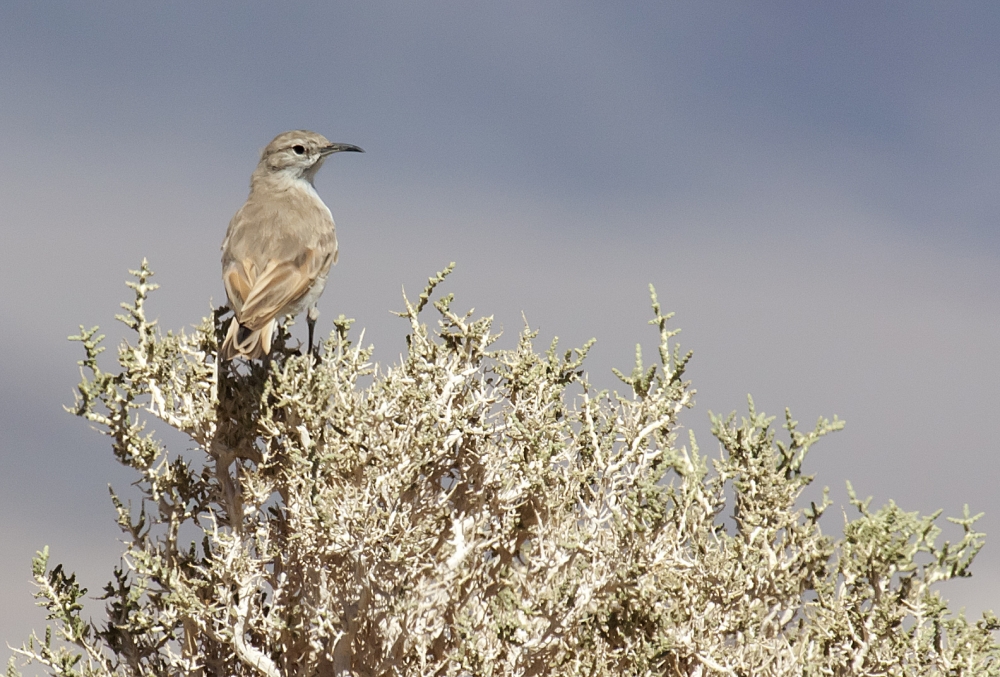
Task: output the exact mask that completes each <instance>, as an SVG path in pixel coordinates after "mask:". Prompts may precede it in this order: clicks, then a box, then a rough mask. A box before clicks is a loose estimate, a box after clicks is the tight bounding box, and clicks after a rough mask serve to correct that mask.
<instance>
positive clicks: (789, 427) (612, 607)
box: [8, 262, 1000, 677]
mask: <svg viewBox="0 0 1000 677" xmlns="http://www.w3.org/2000/svg"><path fill="white" fill-rule="evenodd" d="M448 272H450V267H449V269H447V270H445V271H443V272H442V273H440V274H438V275H437V276H435V277H433V278H431V280H430V281H429V284H428V286H427V288H426V289H425V290H424V292H423V293H422V294H421V295H420V296H419V298H418V299H417V300H416V301H415V302H411V301H409V300H406V299H405V297H404V303H405V310H404V311H403V312H402V313H400V314H401V316H402V317H403V318H404V319H405V320H406V321H407V322H408V328H409V334H408V336H407V345H408V351H407V353H406V355H405V356H404V357H403V359H402V361H401V363H399V364H394V365H392V366H389V367H380V366H378V365H375V364H373V363H372V361H371V357H372V349H371V348H370V347H363V346H362V344H361V339H354V338H352V332H351V322H350V321H349V320H346V319H344V318H343V317H341V318H340V319H338V320H336V321H335V323H334V324H335V328H334V331H333V332H332V333H331V335H330V336H329V338H328V339H327V340H326V341H325V343H324V345H323V347H322V350H321V352H320V356H319V358H318V359H317V360H313V359H311V358H310V357H309V356H303V355H300V354H299V351H298V350H297V349H295V348H294V347H293V346H292V345H291V341H290V337H289V335H288V333H287V331H286V330H284V329H282V331H281V333H280V334H279V335H278V336H277V337H276V340H275V346H274V349H273V355H272V357H271V359H269V360H267V361H265V362H264V363H257V362H255V363H251V364H244V363H226V364H222V365H220V364H218V362H217V361H216V359H215V358H216V353H217V350H218V345H219V339H220V336H221V335H222V332H223V329H224V311H225V309H220V310H219V311H217V312H216V313H215V314H214V316H212V317H209V318H206V319H205V320H204V321H203V322H202V323H201V324H200V325H198V326H197V327H196V328H194V330H193V331H191V332H179V333H173V332H168V333H166V334H162V333H161V332H160V331H159V329H158V327H156V325H155V322H152V321H150V320H148V319H147V316H146V302H147V298H148V295H149V293H150V292H151V291H152V290H153V289H154V288H155V285H153V284H152V283H151V282H150V277H151V276H152V273H151V271H150V270H149V268H148V266H147V265H146V264H145V262H143V266H142V268H141V269H140V270H139V271H134V275H135V277H136V279H135V281H134V282H130V283H129V286H130V287H131V288H132V289H133V290H134V292H135V296H134V300H133V301H132V302H130V303H127V304H123V307H124V308H125V313H124V315H122V316H120V319H121V320H122V321H123V322H125V324H126V325H128V327H129V328H130V329H131V330H132V331H133V332H134V336H133V339H132V341H131V342H125V343H123V344H122V345H121V346H120V347H119V350H118V368H117V369H115V370H114V371H104V370H103V369H102V367H101V366H100V365H99V364H98V355H99V353H100V352H101V350H102V349H103V348H102V347H101V345H100V342H101V338H102V337H100V336H99V335H98V333H97V329H96V328H94V329H91V330H86V331H85V330H83V329H82V328H81V333H80V335H79V336H77V337H75V338H76V339H77V340H78V341H80V342H81V343H82V346H83V348H84V351H85V357H84V359H83V361H82V362H81V365H82V368H83V372H84V378H83V381H82V382H81V384H80V386H79V395H78V398H77V402H76V404H75V406H74V408H73V411H74V412H75V413H76V414H78V415H80V416H83V417H85V418H87V419H88V420H90V421H92V422H93V423H94V424H96V426H97V427H98V428H99V429H100V430H101V431H102V432H104V433H105V434H107V435H108V436H109V439H110V440H111V446H112V449H113V451H114V454H115V456H116V458H117V459H118V461H119V462H121V463H123V464H125V465H127V466H129V467H130V468H132V469H134V471H135V473H136V487H137V490H138V491H139V492H140V494H141V500H139V501H138V504H137V505H130V504H128V503H127V502H126V501H124V500H123V499H121V498H119V497H118V496H117V495H116V494H115V493H114V492H112V500H113V502H114V505H115V506H116V509H117V514H118V523H119V525H120V526H121V529H122V531H123V533H124V536H125V539H124V540H125V550H124V552H123V555H122V563H121V566H120V567H119V568H117V569H116V570H115V571H114V573H113V577H112V580H111V582H110V583H109V584H108V585H107V587H106V588H105V591H104V599H105V600H106V609H107V614H106V617H105V618H102V619H98V620H95V621H89V620H84V619H83V618H82V617H81V607H80V603H79V601H80V599H81V598H82V596H83V595H84V594H85V592H86V591H85V590H83V588H81V586H80V584H79V583H78V582H77V581H76V578H75V576H73V575H71V574H68V573H66V572H65V570H64V569H63V567H62V565H57V566H55V567H52V566H50V564H49V561H48V560H49V556H48V550H47V548H46V549H45V550H43V551H42V552H40V553H39V555H38V557H37V558H36V559H35V561H34V565H33V566H34V574H35V577H36V581H37V583H38V585H39V592H38V598H39V601H40V604H42V605H44V606H45V607H46V608H47V609H48V611H49V617H50V619H51V620H53V621H54V630H53V629H52V628H49V629H48V630H47V631H46V633H45V634H44V637H42V638H38V637H33V638H32V640H31V641H30V642H29V643H28V644H27V645H25V646H24V647H23V648H22V649H21V650H20V651H19V655H20V656H21V657H22V658H24V659H28V660H30V661H35V662H36V663H37V664H38V665H41V666H43V667H44V669H46V670H47V671H48V672H49V673H50V674H53V675H67V676H68V675H129V676H132V675H136V676H137V675H157V676H163V675H267V676H269V677H270V676H278V675H289V676H290V675H303V676H305V675H310V676H311V675H346V674H354V675H476V676H479V675H588V676H595V677H596V676H600V675H647V674H649V675H746V676H748V675H997V674H1000V662H998V658H1000V651H998V646H997V644H996V642H995V641H994V638H993V635H992V631H993V630H995V629H996V628H997V627H998V626H997V621H996V618H995V617H994V616H993V615H992V614H987V615H985V616H984V617H983V618H982V619H981V620H979V621H978V622H976V623H971V622H969V621H967V620H966V618H965V617H964V616H963V615H962V614H955V613H953V612H952V611H950V610H949V608H948V606H947V603H946V602H945V601H944V599H943V598H942V597H941V595H940V593H939V591H938V589H937V588H938V587H940V586H939V585H938V584H939V583H940V582H942V581H944V580H946V579H949V578H953V577H957V576H967V575H969V566H970V563H971V562H972V559H973V557H974V556H975V554H976V552H977V551H978V550H979V548H980V547H981V546H982V543H983V540H982V534H979V533H977V532H976V531H975V530H974V528H973V526H974V525H973V523H974V521H975V519H976V517H974V516H970V515H969V512H968V510H966V513H965V515H964V516H963V517H961V518H957V519H951V521H952V522H954V523H955V524H957V525H958V528H959V529H960V533H961V538H960V540H959V541H958V542H957V543H948V542H946V543H944V544H939V543H938V539H939V536H940V528H939V527H938V526H937V524H936V521H937V519H938V517H939V513H935V514H934V515H931V516H920V515H918V514H916V513H910V512H905V511H904V510H902V509H900V508H899V507H898V506H896V505H895V504H893V503H890V504H888V505H886V506H884V507H882V508H880V509H878V510H872V509H871V508H870V506H869V502H868V501H863V500H860V499H858V498H856V497H855V496H854V494H853V492H852V493H851V502H852V504H853V507H852V508H851V510H852V511H853V512H854V515H853V517H851V518H849V519H845V522H844V524H843V535H842V536H841V537H837V538H834V537H831V536H829V535H827V534H825V533H824V532H823V530H822V529H821V527H820V517H821V516H822V515H823V512H824V510H825V509H826V508H827V507H828V506H829V501H828V500H827V499H826V498H825V494H824V500H823V501H822V502H820V503H818V504H816V503H812V504H810V505H808V506H804V507H800V506H798V503H799V499H800V496H801V493H802V491H803V489H804V487H805V486H806V485H808V484H809V483H810V482H811V480H812V477H811V476H809V475H807V474H805V473H804V471H803V464H804V462H805V460H806V458H807V453H808V452H809V450H810V449H811V447H812V445H813V444H814V443H815V442H816V441H817V440H819V438H820V437H822V436H824V435H826V434H827V433H829V432H832V431H835V430H837V429H839V428H840V427H841V426H842V422H841V421H839V420H837V419H836V418H834V419H833V420H832V421H830V420H826V419H821V420H820V421H819V422H818V423H817V425H816V426H815V428H813V429H812V430H811V431H808V432H802V431H800V430H799V428H798V426H797V424H796V422H795V421H794V420H792V418H791V415H790V414H788V412H786V416H785V420H784V423H783V426H782V428H783V429H784V431H783V432H782V433H781V434H780V435H779V434H777V431H776V430H775V429H774V427H773V422H774V419H773V418H771V417H767V416H765V415H764V414H763V413H760V412H757V411H756V410H755V408H754V405H753V401H752V400H750V407H749V413H748V414H747V415H746V416H744V417H742V418H740V419H737V418H736V416H735V415H732V416H729V417H725V418H723V417H713V419H712V422H713V434H714V435H715V436H716V437H717V438H718V441H719V443H720V445H719V453H718V455H715V456H708V455H706V454H703V453H702V452H701V451H700V450H699V447H698V445H697V444H696V441H695V438H694V436H693V434H691V435H688V436H686V438H685V439H683V440H680V439H678V434H679V431H680V426H679V424H678V415H679V414H680V413H681V412H682V411H683V410H684V409H686V408H689V407H691V406H693V399H692V398H693V393H694V391H693V390H692V389H691V387H690V384H689V382H688V381H686V380H685V379H684V370H685V366H686V364H687V362H688V359H689V358H690V353H682V352H681V351H680V348H679V346H678V344H677V343H676V342H675V335H676V333H677V332H676V330H672V329H670V328H669V326H668V321H669V320H670V317H671V316H670V315H669V314H667V315H664V314H663V313H662V312H661V309H660V305H659V303H658V301H657V299H656V295H655V293H653V295H652V308H653V319H652V321H651V324H652V325H653V326H654V328H655V330H656V331H657V332H658V335H659V351H658V355H657V360H656V362H655V363H654V364H653V365H651V366H648V367H647V366H645V365H644V364H643V361H642V356H641V354H640V353H639V351H638V350H637V353H636V363H635V367H634V368H633V369H632V370H631V372H630V373H629V374H627V375H626V374H623V373H619V374H618V375H619V377H620V378H621V380H622V382H623V384H624V386H625V392H624V393H618V392H609V391H607V390H597V389H595V388H594V387H593V386H591V384H590V383H589V382H588V378H587V374H586V372H585V370H584V358H585V357H586V354H587V351H588V349H589V347H590V345H591V343H592V342H590V343H587V344H586V345H584V346H583V347H581V348H579V349H576V350H569V351H566V352H561V351H559V350H558V349H557V344H556V342H555V341H553V342H552V344H551V345H550V346H549V347H548V349H547V350H546V351H544V352H539V351H537V350H536V348H535V346H534V342H535V339H536V338H537V336H536V333H535V332H532V331H530V330H529V329H525V330H524V331H523V333H522V334H521V335H520V338H519V340H518V343H517V346H516V347H515V348H513V349H497V348H495V347H494V343H495V341H496V339H497V334H495V333H493V330H492V324H491V319H490V318H488V317H483V318H475V319H474V318H473V317H472V315H471V314H464V315H463V314H459V313H456V312H455V311H454V310H453V309H452V305H453V298H452V296H450V295H448V296H444V297H441V298H438V300H436V301H433V302H432V301H431V299H432V297H433V296H434V294H435V288H436V286H437V285H438V284H439V283H441V282H442V280H443V279H444V277H445V275H447V273H448ZM428 305H430V306H432V308H430V309H429V308H428V307H427V306H428ZM431 312H434V313H436V318H435V320H436V321H435V322H434V323H433V324H432V326H428V324H426V323H425V316H426V315H427V314H428V313H431ZM150 421H158V422H159V423H160V424H161V425H162V424H165V425H167V426H170V427H172V428H174V429H176V430H178V431H181V432H183V433H185V434H186V435H187V436H188V437H189V439H190V443H191V447H192V448H191V449H189V450H187V451H183V452H182V451H178V450H170V451H168V450H167V449H166V448H165V447H164V446H163V444H162V443H161V442H160V441H158V439H157V438H156V436H155V435H154V434H153V433H152V432H150V431H149V430H148V427H147V426H148V423H149V422H150ZM779 438H780V439H779ZM682 442H683V443H682ZM16 674H18V673H17V667H16V665H15V661H14V660H13V659H12V661H11V664H10V666H9V667H8V675H10V676H11V677H13V675H16Z"/></svg>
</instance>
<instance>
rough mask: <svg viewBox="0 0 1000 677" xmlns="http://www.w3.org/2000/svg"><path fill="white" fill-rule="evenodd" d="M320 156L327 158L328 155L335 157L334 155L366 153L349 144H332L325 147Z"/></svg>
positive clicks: (320, 150) (321, 149)
mask: <svg viewBox="0 0 1000 677" xmlns="http://www.w3.org/2000/svg"><path fill="white" fill-rule="evenodd" d="M319 152H320V155H322V156H323V157H326V156H327V155H333V154H334V153H343V152H351V153H364V152H365V151H364V150H362V149H361V148H358V147H357V146H352V145H351V144H349V143H331V144H330V145H329V146H324V147H323V148H320V149H319Z"/></svg>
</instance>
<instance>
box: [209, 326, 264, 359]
mask: <svg viewBox="0 0 1000 677" xmlns="http://www.w3.org/2000/svg"><path fill="white" fill-rule="evenodd" d="M273 334H274V320H268V321H267V322H266V323H264V326H263V327H261V328H260V329H256V330H252V329H249V328H247V327H244V326H243V325H241V324H240V323H239V322H237V321H236V318H235V317H234V318H233V321H232V322H230V323H229V331H228V332H227V333H226V340H225V341H223V342H222V348H220V349H219V359H220V360H222V361H223V362H225V361H228V360H231V359H233V358H234V357H243V358H245V359H248V360H256V359H259V358H261V357H264V355H267V354H268V353H269V352H271V337H272V335H273Z"/></svg>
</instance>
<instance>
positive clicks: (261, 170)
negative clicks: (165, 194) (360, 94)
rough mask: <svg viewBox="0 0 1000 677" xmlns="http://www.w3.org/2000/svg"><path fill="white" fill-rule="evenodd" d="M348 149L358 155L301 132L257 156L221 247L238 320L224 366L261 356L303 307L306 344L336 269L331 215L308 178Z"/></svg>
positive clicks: (223, 351) (277, 141)
mask: <svg viewBox="0 0 1000 677" xmlns="http://www.w3.org/2000/svg"><path fill="white" fill-rule="evenodd" d="M345 150H350V151H358V152H363V151H361V149H360V148H358V147H357V146H350V145H347V144H333V143H330V142H329V141H328V140H327V139H326V138H325V137H323V136H321V135H319V134H316V133H314V132H307V131H301V130H300V131H292V132H285V133H284V134H280V135H279V136H277V137H276V138H275V139H274V140H273V141H272V142H271V143H270V144H268V146H267V148H265V149H264V151H263V153H262V154H261V159H260V163H259V164H258V165H257V169H256V170H254V173H253V176H252V177H251V179H250V196H249V197H248V198H247V201H246V204H244V205H243V207H241V208H240V210H239V211H238V212H236V215H235V216H234V217H233V219H232V221H230V222H229V230H228V231H227V232H226V239H225V240H224V241H223V243H222V280H223V283H224V284H225V287H226V295H227V296H228V297H229V304H230V306H231V307H232V309H233V311H234V313H235V314H236V317H235V318H234V320H233V322H232V323H230V325H229V331H228V333H227V334H226V339H225V341H224V342H223V344H222V348H221V349H220V351H219V355H220V358H221V359H223V360H229V359H232V358H233V357H236V356H238V355H241V356H243V357H246V358H248V359H255V358H259V357H262V356H264V355H266V354H267V353H269V352H270V350H271V336H272V333H273V331H274V325H275V322H277V321H278V320H280V319H281V318H283V317H285V316H286V315H296V314H298V313H300V312H301V311H302V310H304V309H306V308H308V309H309V312H310V314H309V320H310V337H309V339H310V344H311V342H312V331H311V330H312V323H313V322H314V321H315V317H316V311H315V305H316V301H317V300H318V299H319V296H320V294H322V293H323V288H324V286H325V285H326V278H327V275H328V274H329V272H330V266H331V265H333V264H334V263H336V262H337V234H336V230H335V226H334V222H333V216H332V215H331V214H330V210H329V209H328V208H327V206H326V205H325V204H323V201H322V200H321V199H320V198H319V195H318V194H317V193H316V189H315V188H314V187H313V178H314V177H315V175H316V172H317V171H318V170H319V168H320V166H321V165H322V164H323V160H324V159H325V158H326V157H327V156H328V155H330V154H332V153H335V152H338V151H345ZM310 349H311V345H310Z"/></svg>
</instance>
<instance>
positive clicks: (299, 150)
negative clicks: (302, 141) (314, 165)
mask: <svg viewBox="0 0 1000 677" xmlns="http://www.w3.org/2000/svg"><path fill="white" fill-rule="evenodd" d="M292 150H294V151H295V152H296V153H297V154H299V155H303V154H304V153H305V152H306V147H305V146H292Z"/></svg>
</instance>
